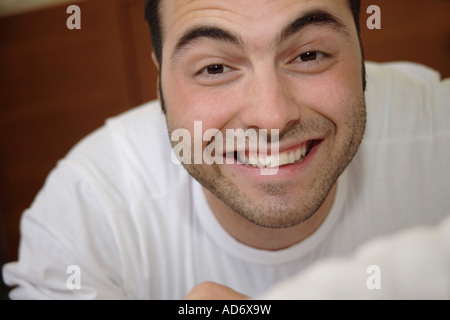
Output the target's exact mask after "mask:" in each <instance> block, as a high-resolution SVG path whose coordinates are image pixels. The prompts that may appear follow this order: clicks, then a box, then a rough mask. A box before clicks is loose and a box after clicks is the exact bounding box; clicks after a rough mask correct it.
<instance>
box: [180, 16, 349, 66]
mask: <svg viewBox="0 0 450 320" xmlns="http://www.w3.org/2000/svg"><path fill="white" fill-rule="evenodd" d="M310 25H322V26H329V27H332V28H333V29H334V30H336V31H338V32H339V33H341V34H342V35H344V36H346V37H348V36H350V33H349V32H348V30H347V28H346V26H345V25H344V24H343V23H342V22H341V21H340V20H339V19H338V18H337V17H335V16H334V15H332V14H331V13H329V12H327V11H323V10H313V11H309V12H306V13H302V14H301V15H300V16H299V17H297V18H296V19H295V20H294V21H292V22H291V23H290V24H288V25H287V26H286V27H285V28H284V29H282V31H281V32H280V33H279V35H278V36H277V38H276V43H277V44H279V43H281V42H283V41H285V40H286V39H288V38H289V37H291V36H293V35H294V34H296V33H297V32H299V31H301V30H302V29H304V28H305V27H307V26H310ZM200 38H208V39H212V40H218V41H222V42H228V43H230V44H233V45H235V46H237V47H240V48H243V47H244V41H243V40H242V39H241V38H240V37H239V36H238V35H236V34H234V33H232V32H230V31H227V30H225V29H223V28H221V27H217V26H208V25H205V26H202V25H200V26H194V27H192V28H191V29H188V30H187V31H186V32H185V33H184V34H183V36H182V37H181V38H180V39H179V40H178V42H177V44H176V46H175V50H174V51H173V53H172V59H174V58H175V57H176V56H178V55H179V54H180V53H181V52H182V51H183V49H185V48H186V47H188V46H189V45H190V44H192V43H193V42H194V41H195V40H198V39H200Z"/></svg>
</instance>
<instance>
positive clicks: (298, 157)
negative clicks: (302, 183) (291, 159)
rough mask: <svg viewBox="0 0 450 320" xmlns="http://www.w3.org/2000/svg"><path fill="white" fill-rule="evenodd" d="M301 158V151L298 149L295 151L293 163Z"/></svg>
mask: <svg viewBox="0 0 450 320" xmlns="http://www.w3.org/2000/svg"><path fill="white" fill-rule="evenodd" d="M301 157H302V151H301V150H300V149H298V150H297V151H295V161H298V160H300V158H301Z"/></svg>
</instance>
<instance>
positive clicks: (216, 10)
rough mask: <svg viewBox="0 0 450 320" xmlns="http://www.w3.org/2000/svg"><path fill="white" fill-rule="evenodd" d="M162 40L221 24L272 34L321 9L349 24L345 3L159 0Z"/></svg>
mask: <svg viewBox="0 0 450 320" xmlns="http://www.w3.org/2000/svg"><path fill="white" fill-rule="evenodd" d="M160 9H161V18H162V19H161V20H162V26H163V28H162V29H163V39H168V40H170V39H171V38H176V37H179V36H180V35H181V33H183V32H184V31H185V30H186V29H188V28H191V27H192V26H195V25H205V24H209V25H220V26H222V25H223V26H227V27H228V28H229V29H236V31H239V32H240V33H245V34H248V35H250V34H252V33H254V34H256V36H258V34H259V35H261V34H268V33H269V34H270V33H274V32H276V31H277V30H279V28H281V27H282V26H283V25H285V24H286V22H288V21H289V20H291V19H292V18H293V17H295V16H298V15H299V14H301V13H302V12H306V11H311V10H315V9H320V10H323V11H327V12H330V13H331V14H333V15H334V16H337V17H339V18H340V19H341V20H342V21H344V23H349V24H350V23H351V22H352V21H353V16H352V14H351V10H350V7H349V5H348V0H226V1H224V0H164V1H162V0H161V8H160Z"/></svg>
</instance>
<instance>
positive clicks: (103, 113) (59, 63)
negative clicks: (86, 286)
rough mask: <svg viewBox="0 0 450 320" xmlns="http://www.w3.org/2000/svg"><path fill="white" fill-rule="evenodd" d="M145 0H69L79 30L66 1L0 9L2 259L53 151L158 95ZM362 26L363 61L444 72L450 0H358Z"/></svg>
mask: <svg viewBox="0 0 450 320" xmlns="http://www.w3.org/2000/svg"><path fill="white" fill-rule="evenodd" d="M249 1H251V0H249ZM143 3H144V0H86V1H81V2H76V4H77V5H79V6H80V8H81V9H82V20H81V21H82V22H81V23H82V29H81V30H68V29H67V28H66V20H67V18H68V14H67V13H66V8H67V6H68V5H69V3H65V4H63V5H58V6H51V7H46V8H41V9H39V10H34V11H27V12H23V13H16V14H14V15H11V16H5V17H2V18H0V150H1V151H0V152H1V157H0V210H1V215H2V216H1V223H2V225H1V226H0V227H2V230H3V234H2V240H3V243H4V247H3V249H4V259H5V260H7V261H10V260H14V259H16V258H17V247H18V241H19V219H20V216H21V214H22V212H23V211H24V209H26V208H27V207H28V206H29V205H30V203H31V202H32V200H33V198H34V197H35V195H36V193H37V192H38V190H39V189H40V188H41V187H42V185H43V183H44V180H45V177H46V176H47V174H48V173H49V171H50V170H51V169H52V168H53V167H54V166H55V165H56V162H57V160H58V159H60V158H62V157H63V156H64V155H65V153H66V152H67V151H68V150H69V149H70V148H71V147H72V146H73V145H74V144H75V143H76V142H77V141H78V140H80V139H81V138H82V137H83V136H85V135H86V134H88V133H89V132H91V131H92V130H94V129H96V128H97V127H99V126H101V125H102V124H103V122H104V120H105V119H106V118H107V117H110V116H113V115H116V114H118V113H120V112H122V111H125V110H127V109H129V108H130V107H133V106H136V105H139V104H141V103H143V102H145V101H149V100H152V99H154V98H156V70H155V68H154V67H153V65H152V63H151V59H150V53H151V50H152V49H151V44H150V35H149V30H148V27H147V25H146V23H145V22H144V14H143ZM370 5H378V6H379V8H380V9H381V29H380V30H377V29H375V30H369V29H368V28H367V26H366V21H367V19H368V18H369V17H370V14H367V13H366V9H367V8H368V7H369V6H370ZM361 34H362V41H363V44H364V48H365V56H366V58H367V60H374V61H394V60H410V61H415V62H419V63H423V64H426V65H428V66H430V67H432V68H435V69H437V70H439V71H440V72H441V73H442V75H443V76H445V77H450V62H449V60H450V1H449V0H427V1H424V0H395V1H392V0H367V1H366V0H363V1H362V13H361ZM0 263H1V261H0Z"/></svg>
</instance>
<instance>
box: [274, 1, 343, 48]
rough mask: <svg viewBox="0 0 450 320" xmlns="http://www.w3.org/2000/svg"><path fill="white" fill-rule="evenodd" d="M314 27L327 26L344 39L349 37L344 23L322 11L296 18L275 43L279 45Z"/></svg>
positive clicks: (314, 11)
mask: <svg viewBox="0 0 450 320" xmlns="http://www.w3.org/2000/svg"><path fill="white" fill-rule="evenodd" d="M311 25H316V26H327V27H331V28H332V29H333V30H335V31H337V32H339V33H341V34H342V35H343V36H345V37H349V36H350V33H349V31H348V30H347V27H346V26H345V24H344V23H342V22H341V20H339V19H338V18H337V17H335V16H334V15H332V14H331V13H329V12H327V11H323V10H317V9H316V10H313V11H310V12H306V13H303V14H301V15H300V16H299V17H297V18H296V19H295V20H294V21H292V22H291V23H290V24H288V25H287V26H286V27H285V28H284V29H283V30H282V31H281V32H280V34H279V36H278V37H277V41H276V43H278V44H279V43H281V42H283V41H285V40H286V39H288V38H289V37H291V36H293V35H294V34H296V33H297V32H299V31H301V30H303V29H304V28H306V27H308V26H311Z"/></svg>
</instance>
